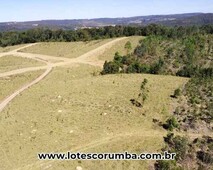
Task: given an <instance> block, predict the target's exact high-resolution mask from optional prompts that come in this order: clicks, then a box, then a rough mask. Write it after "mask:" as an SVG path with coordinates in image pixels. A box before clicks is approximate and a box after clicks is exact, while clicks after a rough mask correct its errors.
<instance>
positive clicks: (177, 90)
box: [173, 88, 181, 98]
mask: <svg viewBox="0 0 213 170" xmlns="http://www.w3.org/2000/svg"><path fill="white" fill-rule="evenodd" d="M180 95H181V90H180V88H178V89H176V90H175V91H174V95H173V96H174V97H175V98H178V97H179V96H180Z"/></svg>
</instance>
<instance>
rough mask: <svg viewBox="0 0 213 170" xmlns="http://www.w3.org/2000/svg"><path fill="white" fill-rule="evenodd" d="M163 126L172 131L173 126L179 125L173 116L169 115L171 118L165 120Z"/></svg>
mask: <svg viewBox="0 0 213 170" xmlns="http://www.w3.org/2000/svg"><path fill="white" fill-rule="evenodd" d="M163 127H164V128H165V129H168V130H170V131H173V130H174V129H175V128H178V127H179V124H178V122H177V120H176V118H175V117H171V118H169V119H167V120H166V123H165V124H164V125H163Z"/></svg>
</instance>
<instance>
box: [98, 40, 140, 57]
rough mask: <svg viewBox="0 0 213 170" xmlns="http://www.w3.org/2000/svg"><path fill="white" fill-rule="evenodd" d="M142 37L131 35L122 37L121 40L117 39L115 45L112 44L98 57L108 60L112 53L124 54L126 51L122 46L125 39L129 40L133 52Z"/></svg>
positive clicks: (112, 55)
mask: <svg viewBox="0 0 213 170" xmlns="http://www.w3.org/2000/svg"><path fill="white" fill-rule="evenodd" d="M143 38H144V37H142V36H132V37H128V38H127V39H124V40H122V41H119V42H118V43H117V44H116V45H114V46H113V47H111V48H110V49H109V50H107V51H106V52H105V53H104V54H103V55H100V56H99V59H100V60H108V61H110V60H112V59H113V58H114V54H115V53H116V52H119V53H120V54H121V55H126V53H127V52H126V50H125V49H124V46H125V44H126V42H127V41H130V42H131V44H132V51H131V52H133V50H134V49H135V47H137V45H138V44H139V41H140V40H141V39H143Z"/></svg>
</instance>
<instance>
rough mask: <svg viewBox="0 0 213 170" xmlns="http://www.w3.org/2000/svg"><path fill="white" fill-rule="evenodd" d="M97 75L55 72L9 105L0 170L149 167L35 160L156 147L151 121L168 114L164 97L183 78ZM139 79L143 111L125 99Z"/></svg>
mask: <svg viewBox="0 0 213 170" xmlns="http://www.w3.org/2000/svg"><path fill="white" fill-rule="evenodd" d="M53 44H54V43H53ZM59 44H60V43H59ZM97 70H99V69H98V68H95V67H92V66H87V65H79V66H77V65H71V66H70V68H68V67H66V68H56V69H54V70H53V72H52V73H51V74H50V75H49V76H47V77H46V78H45V79H44V80H42V81H41V82H40V83H39V84H37V85H34V86H33V87H31V88H30V89H28V90H27V91H25V92H23V93H22V95H20V96H18V97H17V98H15V99H14V100H13V102H12V103H11V104H10V105H9V106H8V107H7V108H6V109H5V110H4V111H3V112H2V113H1V116H0V124H1V126H0V137H1V140H0V152H1V153H2V154H0V167H2V169H13V168H18V167H20V169H30V167H31V168H32V169H45V168H47V167H49V169H68V168H69V169H75V168H76V166H81V167H83V169H89V170H90V169H116V170H117V169H118V170H120V169H147V168H148V167H149V166H152V165H151V162H144V161H110V162H109V161H68V162H67V161H63V162H60V161H55V162H51V161H50V162H48V161H47V162H42V161H38V160H37V155H36V154H37V153H39V152H53V151H62V152H65V151H82V152H105V151H106V152H119V151H126V150H127V151H129V152H134V151H135V152H154V151H159V150H160V148H162V146H163V135H165V133H166V132H165V131H164V130H163V129H161V128H159V127H158V126H156V125H154V124H153V123H152V119H153V118H157V119H160V120H162V121H163V120H165V119H166V118H167V117H168V116H169V115H170V113H169V110H170V109H171V107H172V106H171V104H170V103H171V98H170V95H171V94H173V92H174V90H175V89H176V88H177V87H179V86H181V85H183V84H184V83H185V82H186V81H187V79H185V78H179V77H172V76H157V75H143V74H133V75H131V74H129V75H125V74H123V75H107V76H93V75H92V73H93V72H95V71H97ZM144 78H147V79H148V86H147V87H148V89H149V93H148V99H147V101H146V102H145V105H144V107H143V108H137V107H134V106H133V105H132V104H131V103H130V101H129V100H130V99H131V98H135V97H137V95H138V93H139V90H140V85H141V82H142V81H143V79H144ZM5 129H7V130H5ZM75 148H78V149H75Z"/></svg>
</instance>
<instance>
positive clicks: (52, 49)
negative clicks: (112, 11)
mask: <svg viewBox="0 0 213 170" xmlns="http://www.w3.org/2000/svg"><path fill="white" fill-rule="evenodd" d="M111 40H113V39H105V40H95V41H90V42H70V43H67V42H50V43H40V44H38V45H35V46H32V47H28V48H25V49H23V50H21V51H22V52H27V53H36V54H45V55H51V56H56V57H66V58H76V57H78V56H80V55H82V54H84V53H86V52H88V51H90V50H93V49H95V48H97V47H99V46H101V45H103V44H105V43H107V42H110V41H111Z"/></svg>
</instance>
